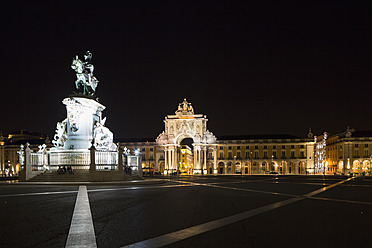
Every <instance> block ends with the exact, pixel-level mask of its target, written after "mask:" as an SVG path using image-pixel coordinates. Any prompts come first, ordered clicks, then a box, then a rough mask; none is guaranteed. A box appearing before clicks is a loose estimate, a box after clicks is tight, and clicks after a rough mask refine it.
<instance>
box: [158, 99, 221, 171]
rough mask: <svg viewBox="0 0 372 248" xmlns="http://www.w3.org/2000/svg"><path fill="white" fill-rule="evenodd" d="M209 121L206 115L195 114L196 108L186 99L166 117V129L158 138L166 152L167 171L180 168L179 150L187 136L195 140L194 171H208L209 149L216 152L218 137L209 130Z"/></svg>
mask: <svg viewBox="0 0 372 248" xmlns="http://www.w3.org/2000/svg"><path fill="white" fill-rule="evenodd" d="M207 121H208V119H207V116H206V115H203V114H194V108H193V107H192V105H191V103H189V102H187V100H186V99H184V100H183V102H182V103H180V104H179V105H178V108H177V110H176V112H175V115H168V116H167V117H165V120H164V123H165V130H164V131H163V132H162V133H161V134H160V135H159V136H158V137H157V139H156V143H157V144H158V145H160V146H162V147H163V149H164V152H165V173H170V172H175V171H178V170H179V167H180V164H179V161H178V160H177V152H178V149H179V147H180V144H181V142H182V140H184V139H186V138H191V139H192V140H193V142H194V144H193V146H194V151H193V154H194V165H193V166H194V170H193V173H197V174H201V173H206V168H207V165H206V161H207V155H206V154H207V151H211V152H213V153H214V154H215V153H216V149H215V146H216V137H215V136H214V135H213V133H212V132H210V131H208V130H207ZM214 157H216V156H214ZM214 164H216V163H214ZM215 170H216V169H215Z"/></svg>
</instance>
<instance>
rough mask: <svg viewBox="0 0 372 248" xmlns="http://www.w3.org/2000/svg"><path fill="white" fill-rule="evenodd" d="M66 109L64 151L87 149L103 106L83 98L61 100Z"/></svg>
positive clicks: (99, 119) (100, 117) (100, 116)
mask: <svg viewBox="0 0 372 248" xmlns="http://www.w3.org/2000/svg"><path fill="white" fill-rule="evenodd" d="M63 103H64V104H65V105H66V109H67V126H66V129H67V130H66V131H67V140H66V142H65V144H64V149H69V150H71V149H89V147H90V146H91V142H92V139H93V137H94V133H93V132H94V125H95V123H96V122H100V121H101V119H102V111H103V110H104V109H105V106H104V105H102V104H100V103H99V102H97V101H95V100H93V99H90V98H85V97H69V98H65V99H64V100H63Z"/></svg>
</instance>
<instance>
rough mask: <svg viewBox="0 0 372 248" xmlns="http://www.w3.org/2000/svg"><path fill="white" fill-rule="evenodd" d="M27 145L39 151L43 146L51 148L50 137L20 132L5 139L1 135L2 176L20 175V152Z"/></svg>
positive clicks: (24, 131) (0, 157)
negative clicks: (39, 147)
mask: <svg viewBox="0 0 372 248" xmlns="http://www.w3.org/2000/svg"><path fill="white" fill-rule="evenodd" d="M26 143H29V144H30V147H31V148H33V149H37V148H38V146H40V145H42V144H47V146H49V147H50V146H51V143H50V141H49V139H48V137H47V136H46V135H44V134H41V133H37V132H29V131H26V130H19V131H15V132H11V133H9V134H8V135H6V136H5V137H4V136H3V135H0V176H13V175H16V176H17V175H18V172H19V169H20V168H19V154H18V152H19V150H20V146H21V145H24V144H26Z"/></svg>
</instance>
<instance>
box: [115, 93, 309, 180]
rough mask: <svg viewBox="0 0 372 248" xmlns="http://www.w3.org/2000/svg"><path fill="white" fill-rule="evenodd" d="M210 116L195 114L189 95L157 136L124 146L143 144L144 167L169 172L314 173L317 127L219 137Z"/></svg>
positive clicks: (140, 146)
mask: <svg viewBox="0 0 372 248" xmlns="http://www.w3.org/2000/svg"><path fill="white" fill-rule="evenodd" d="M207 121H208V119H207V117H206V115H203V114H195V113H194V109H193V107H192V105H191V103H189V102H187V100H186V99H184V101H183V102H182V103H180V104H179V105H178V109H177V110H176V112H175V115H168V116H166V118H165V120H164V123H165V128H164V129H165V130H164V131H163V132H162V133H161V134H160V135H159V136H158V138H157V139H156V141H151V140H150V139H148V140H146V141H145V140H143V141H140V140H137V141H124V142H122V143H120V145H121V146H125V147H128V148H129V149H131V150H132V149H134V148H140V149H141V151H142V153H143V154H142V166H143V168H147V169H148V171H154V172H160V173H164V174H170V173H175V172H176V173H185V172H186V171H187V173H188V174H269V173H278V174H313V173H314V138H313V135H312V133H311V132H309V134H308V137H307V138H300V137H296V136H292V135H281V134H278V135H248V136H221V137H219V138H218V139H217V138H216V136H214V134H213V133H211V132H210V131H208V129H207ZM185 139H192V143H193V144H192V148H191V147H189V146H187V149H185V146H184V145H183V141H184V140H185ZM185 154H187V158H186V155H185ZM183 155H185V156H183ZM184 164H185V166H184ZM190 165H191V166H190ZM186 166H187V170H186Z"/></svg>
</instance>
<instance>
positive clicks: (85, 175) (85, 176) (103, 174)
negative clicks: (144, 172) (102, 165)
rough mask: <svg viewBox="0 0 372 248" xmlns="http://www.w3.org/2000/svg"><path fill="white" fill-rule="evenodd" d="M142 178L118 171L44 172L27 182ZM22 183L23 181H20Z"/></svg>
mask: <svg viewBox="0 0 372 248" xmlns="http://www.w3.org/2000/svg"><path fill="white" fill-rule="evenodd" d="M139 179H142V177H140V176H137V175H131V174H126V173H124V172H122V171H121V172H120V171H86V170H81V171H79V170H75V171H74V173H73V174H69V173H68V172H66V174H58V173H57V171H46V172H44V173H42V174H39V175H37V176H35V177H33V178H30V179H29V180H27V182H110V181H132V180H139ZM21 181H23V180H21Z"/></svg>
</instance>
